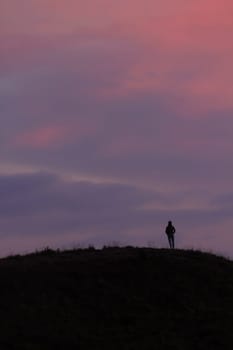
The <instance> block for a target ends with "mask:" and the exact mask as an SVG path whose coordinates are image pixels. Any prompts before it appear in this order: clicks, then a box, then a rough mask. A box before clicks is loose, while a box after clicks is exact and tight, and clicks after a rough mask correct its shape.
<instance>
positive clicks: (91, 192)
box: [0, 0, 233, 257]
mask: <svg viewBox="0 0 233 350" xmlns="http://www.w3.org/2000/svg"><path fill="white" fill-rule="evenodd" d="M232 36H233V3H232V0H222V1H219V0H160V1H155V0H153V1H152V0H143V1H142V0H118V1H115V0H20V1H19V0H1V2H0V106H1V152H0V161H1V162H0V191H1V192H0V193H1V196H0V208H1V210H0V255H6V254H9V253H17V252H26V251H31V250H35V249H37V248H38V249H39V248H42V247H45V246H47V245H49V246H52V247H65V246H71V245H78V244H80V245H88V244H94V245H96V246H101V245H102V244H110V243H111V242H118V243H119V244H122V245H124V244H132V245H145V246H147V245H153V246H157V247H167V241H166V236H165V234H164V227H165V225H166V223H167V221H168V220H172V221H173V222H174V224H175V226H176V229H177V244H178V246H179V247H180V248H187V247H188V248H191V247H192V248H200V249H203V250H208V251H214V252H219V253H221V254H225V255H228V256H231V257H232V256H233V238H232V236H233V216H232V208H233V187H232V182H233V159H232V149H233V119H232V115H233V113H232V112H233V89H232V82H233V66H232V62H233V44H232Z"/></svg>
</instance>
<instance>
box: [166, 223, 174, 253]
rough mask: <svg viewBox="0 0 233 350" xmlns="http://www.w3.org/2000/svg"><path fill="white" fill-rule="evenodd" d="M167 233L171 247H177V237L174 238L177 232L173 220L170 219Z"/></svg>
mask: <svg viewBox="0 0 233 350" xmlns="http://www.w3.org/2000/svg"><path fill="white" fill-rule="evenodd" d="M165 232H166V234H167V238H168V242H169V245H170V248H175V238H174V234H175V232H176V229H175V227H174V226H173V225H172V222H171V221H168V225H167V227H166V230H165Z"/></svg>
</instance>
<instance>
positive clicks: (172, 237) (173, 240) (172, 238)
mask: <svg viewBox="0 0 233 350" xmlns="http://www.w3.org/2000/svg"><path fill="white" fill-rule="evenodd" d="M171 241H172V248H173V249H174V248H175V237H174V235H172V236H171Z"/></svg>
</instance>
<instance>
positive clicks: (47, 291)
mask: <svg viewBox="0 0 233 350" xmlns="http://www.w3.org/2000/svg"><path fill="white" fill-rule="evenodd" d="M0 281H1V288H0V315H1V317H0V348H1V349H23V350H27V349H30V350H34V349H40V350H41V349H43V350H47V349H50V350H51V349H56V350H57V349H62V350H64V349H66V348H67V349H81V350H82V349H92V350H94V349H98V350H100V349H101V350H103V349H106V350H107V349H108V350H115V349H117V350H124V349H125V350H126V349H127V350H129V349H132V350H137V349H140V350H147V349H148V350H149V349H173V350H176V349H177V350H178V349H179V350H182V349H189V350H192V349H195V350H199V349H200V350H201V349H203V350H204V349H205V350H206V349H207V348H209V349H211V350H214V349H224V350H227V349H229V350H230V349H232V348H233V332H232V326H233V262H231V261H228V260H225V259H223V258H221V257H216V256H214V255H211V254H203V253H200V252H192V251H179V250H174V251H170V250H160V249H149V248H130V247H128V248H108V249H103V250H101V251H98V250H94V249H93V250H92V249H89V250H88V249H87V250H75V251H64V252H54V251H51V250H46V251H44V252H41V253H37V254H36V253H35V254H30V255H27V256H15V257H11V258H6V259H1V260H0Z"/></svg>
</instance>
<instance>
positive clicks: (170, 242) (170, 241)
mask: <svg viewBox="0 0 233 350" xmlns="http://www.w3.org/2000/svg"><path fill="white" fill-rule="evenodd" d="M167 238H168V242H169V246H170V248H172V237H171V236H170V235H169V236H167Z"/></svg>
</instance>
